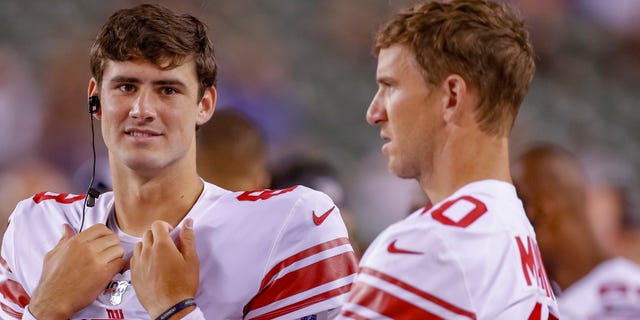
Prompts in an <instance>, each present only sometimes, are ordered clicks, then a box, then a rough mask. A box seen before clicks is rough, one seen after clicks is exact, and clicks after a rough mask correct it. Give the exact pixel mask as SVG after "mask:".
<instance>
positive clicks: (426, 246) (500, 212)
mask: <svg viewBox="0 0 640 320" xmlns="http://www.w3.org/2000/svg"><path fill="white" fill-rule="evenodd" d="M557 315H558V310H557V305H556V301H555V297H554V295H553V292H552V290H551V286H550V284H549V281H548V278H547V275H546V272H545V271H544V267H543V265H542V261H541V259H540V254H539V252H538V247H537V244H536V240H535V234H534V231H533V228H532V227H531V225H530V224H529V221H528V220H527V217H526V215H525V213H524V209H523V207H522V203H521V202H520V200H519V199H518V198H517V196H516V191H515V188H514V187H513V185H511V184H508V183H505V182H501V181H497V180H485V181H479V182H473V183H471V184H468V185H466V186H464V187H462V188H461V189H459V190H458V191H456V192H455V193H454V194H453V195H451V196H450V197H448V198H447V199H445V200H444V201H442V202H440V203H438V204H436V205H434V206H431V207H427V208H425V209H421V210H418V211H416V212H414V213H412V214H411V215H410V216H408V217H407V218H405V219H404V220H402V221H400V222H397V223H395V224H393V225H391V226H390V227H388V228H387V229H386V230H385V231H384V232H382V233H381V234H380V235H379V236H378V237H377V238H376V240H375V241H374V242H373V243H372V244H371V246H370V247H369V249H367V251H366V253H365V254H364V256H363V258H362V261H361V263H360V271H359V273H358V276H357V277H356V282H355V284H354V286H353V288H352V290H351V296H350V297H349V302H348V304H347V305H345V307H344V308H343V311H342V314H341V316H342V318H346V319H508V320H513V319H535V320H538V319H557Z"/></svg>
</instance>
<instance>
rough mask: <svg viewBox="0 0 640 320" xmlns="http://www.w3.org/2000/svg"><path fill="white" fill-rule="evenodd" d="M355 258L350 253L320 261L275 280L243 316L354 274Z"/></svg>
mask: <svg viewBox="0 0 640 320" xmlns="http://www.w3.org/2000/svg"><path fill="white" fill-rule="evenodd" d="M356 270H357V264H356V257H355V254H354V253H353V252H352V251H348V252H344V253H341V254H339V255H336V256H333V257H330V258H327V259H324V260H320V261H318V262H316V263H313V264H310V265H308V266H306V267H303V268H300V269H298V270H295V271H292V272H290V273H287V274H285V275H284V276H282V277H280V278H278V279H276V280H275V281H273V282H272V283H270V284H269V285H267V287H266V288H264V290H262V291H261V292H260V293H258V294H257V295H256V296H255V297H254V298H253V299H252V300H251V302H249V303H248V304H247V305H246V306H245V309H244V311H245V314H247V313H249V312H250V311H251V310H255V309H258V308H261V307H264V306H267V305H269V304H271V303H273V302H276V301H279V300H282V299H286V298H288V297H291V296H293V295H295V294H298V293H301V292H304V291H307V290H309V289H313V288H315V287H317V286H320V285H323V284H325V283H329V282H331V281H334V280H338V279H341V278H344V277H347V276H349V275H352V274H355V273H356Z"/></svg>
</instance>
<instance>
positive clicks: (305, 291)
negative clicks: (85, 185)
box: [0, 183, 357, 319]
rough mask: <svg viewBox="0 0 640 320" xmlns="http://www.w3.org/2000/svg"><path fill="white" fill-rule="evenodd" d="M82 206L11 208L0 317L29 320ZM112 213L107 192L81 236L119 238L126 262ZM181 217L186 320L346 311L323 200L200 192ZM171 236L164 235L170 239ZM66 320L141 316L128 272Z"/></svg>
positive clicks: (342, 242)
mask: <svg viewBox="0 0 640 320" xmlns="http://www.w3.org/2000/svg"><path fill="white" fill-rule="evenodd" d="M83 200H84V195H68V194H54V193H39V194H37V195H35V196H34V197H33V198H30V199H26V200H23V201H21V202H20V203H19V204H18V206H17V208H16V209H15V211H14V213H13V215H12V216H11V218H10V220H9V221H10V222H9V226H8V229H7V232H6V233H5V236H4V242H3V244H2V259H3V260H2V262H3V264H4V265H5V266H6V269H8V270H10V271H9V272H8V273H7V277H8V280H7V281H6V282H5V283H4V285H2V286H1V287H0V293H1V294H2V296H1V297H0V303H1V305H0V306H1V310H0V316H1V317H0V318H2V319H7V318H9V317H13V318H20V317H22V315H23V314H24V315H25V318H29V317H32V316H31V315H30V314H29V312H28V311H27V310H26V309H25V307H26V306H27V305H28V303H29V299H30V296H31V295H32V294H33V292H34V290H35V289H36V287H37V285H38V281H39V279H40V274H41V272H42V263H43V260H44V257H45V255H46V253H47V252H48V251H50V250H51V249H52V248H53V247H54V246H55V245H56V244H57V243H58V241H59V239H60V237H61V236H62V234H63V228H62V225H63V224H65V223H68V224H70V225H71V226H72V227H74V228H75V229H76V231H77V229H78V228H79V226H80V221H81V218H82V217H81V215H82V206H83ZM113 208H114V198H113V193H111V192H109V193H105V194H102V195H100V197H99V198H98V199H97V200H96V204H95V207H93V208H89V209H88V210H87V213H86V217H85V219H86V220H85V226H84V228H85V229H87V228H88V227H90V226H91V225H94V224H98V223H102V224H106V225H107V226H108V227H109V228H111V229H112V230H114V232H116V234H118V236H119V237H120V241H121V245H122V247H123V248H124V249H125V259H127V260H128V259H129V258H130V257H131V256H132V253H133V247H134V245H135V244H136V243H137V242H139V241H141V239H140V238H136V237H132V236H130V235H128V234H125V233H123V232H122V231H120V230H119V228H118V226H117V223H116V222H115V217H114V214H113V212H114V211H113ZM186 217H189V218H192V219H193V220H194V232H195V238H196V248H197V251H198V256H199V258H200V286H199V291H198V293H197V295H196V297H195V300H196V302H197V305H198V309H197V310H196V311H194V312H192V314H190V315H189V318H190V319H193V318H202V317H204V318H206V319H276V318H277V319H298V318H301V317H305V316H308V315H316V314H320V315H324V317H326V314H327V310H331V309H334V308H339V307H340V306H341V305H342V304H343V303H345V302H346V297H347V293H348V291H349V288H350V286H351V283H352V282H353V279H354V278H355V272H356V271H357V261H356V257H355V255H354V253H353V249H352V248H351V245H350V243H349V240H348V239H347V230H346V228H345V225H344V223H343V221H342V218H341V217H340V212H339V210H338V208H336V206H335V205H334V203H333V202H332V201H331V199H330V198H329V197H328V196H326V195H325V194H323V193H320V192H318V191H315V190H312V189H309V188H306V187H303V186H296V187H291V188H287V189H282V190H260V191H253V192H235V193H234V192H230V191H227V190H224V189H221V188H219V187H217V186H215V185H213V184H209V183H205V186H204V190H203V192H202V194H201V195H200V197H199V199H198V200H197V202H196V203H195V205H194V206H193V208H192V209H191V210H190V211H189V213H188V214H187V216H186ZM179 229H180V225H179V226H178V227H176V228H175V229H174V230H173V231H172V232H171V236H172V237H173V238H174V239H177V237H178V234H179ZM87 276H88V277H90V275H87ZM72 318H73V319H148V318H149V316H148V315H147V313H146V311H145V309H144V308H143V307H142V305H141V304H140V302H139V301H138V298H137V297H136V293H135V290H134V289H133V287H132V284H131V276H130V270H126V271H124V272H123V273H119V274H116V275H115V276H114V278H113V279H112V280H111V282H110V283H109V284H108V285H107V286H106V288H105V290H104V292H103V293H102V294H101V295H100V296H99V297H98V298H97V299H96V300H95V301H94V302H93V303H92V304H91V305H89V306H87V307H86V308H85V309H83V310H81V311H80V312H78V313H77V314H75V315H74V316H73V317H72ZM312 318H318V319H320V318H322V316H318V317H312Z"/></svg>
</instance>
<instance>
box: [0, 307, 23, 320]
mask: <svg viewBox="0 0 640 320" xmlns="http://www.w3.org/2000/svg"><path fill="white" fill-rule="evenodd" d="M0 307H2V311H4V313H6V314H8V315H10V316H12V317H14V318H16V319H22V313H20V312H18V311H15V310H13V309H11V308H10V307H9V306H7V305H6V304H4V303H0Z"/></svg>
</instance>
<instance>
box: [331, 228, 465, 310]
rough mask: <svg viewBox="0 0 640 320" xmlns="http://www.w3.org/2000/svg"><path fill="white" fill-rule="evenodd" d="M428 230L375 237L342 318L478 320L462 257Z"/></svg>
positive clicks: (405, 231)
mask: <svg viewBox="0 0 640 320" xmlns="http://www.w3.org/2000/svg"><path fill="white" fill-rule="evenodd" d="M424 232H425V231H424V230H422V229H412V230H404V231H401V232H391V233H383V235H382V236H381V237H379V238H378V239H376V241H375V242H374V243H373V244H372V245H371V247H370V250H372V251H368V252H367V254H366V255H365V257H364V259H363V262H362V264H361V266H360V271H359V274H358V277H357V279H356V282H355V283H354V285H353V288H352V290H351V295H350V297H349V301H348V303H347V304H345V306H344V307H343V310H342V314H341V316H340V317H339V319H476V314H475V313H474V312H473V309H472V305H471V301H470V297H469V296H468V290H467V287H466V279H465V274H464V273H463V272H462V270H461V268H460V266H459V265H458V261H457V258H456V257H455V256H454V255H451V254H449V249H448V246H447V243H446V242H445V241H443V239H441V238H440V237H438V236H436V235H433V234H427V235H426V236H425V234H424Z"/></svg>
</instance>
